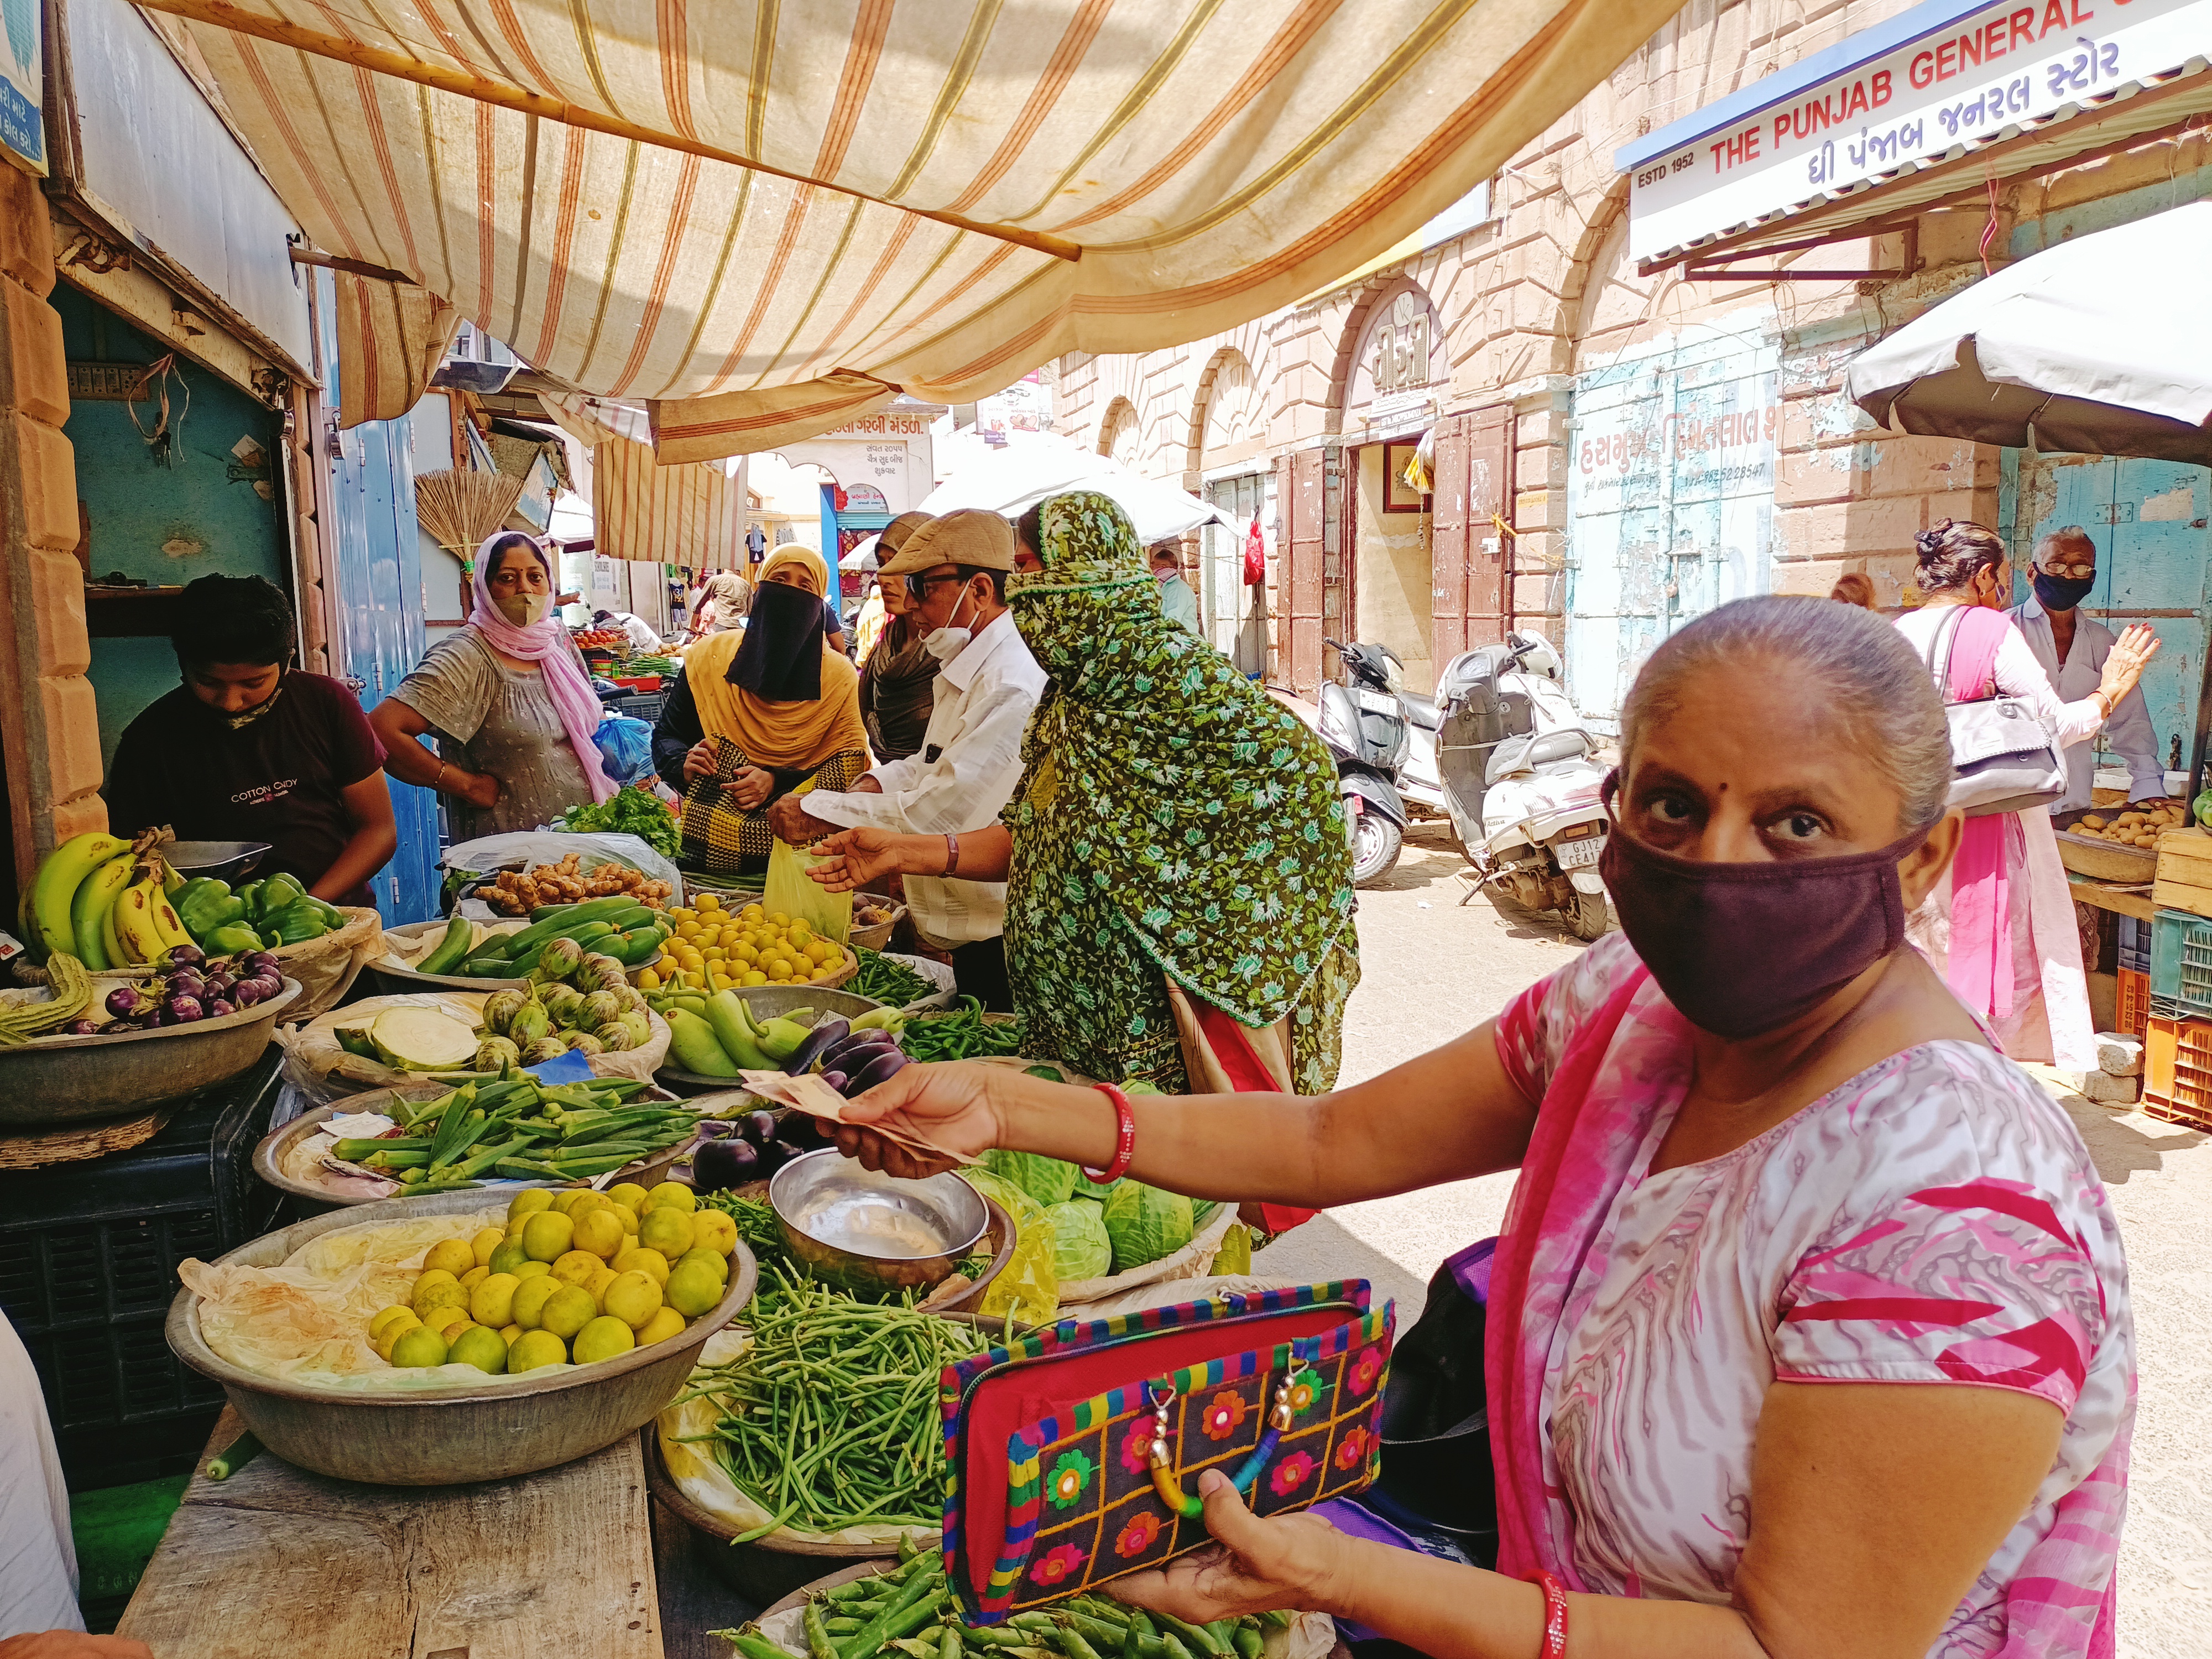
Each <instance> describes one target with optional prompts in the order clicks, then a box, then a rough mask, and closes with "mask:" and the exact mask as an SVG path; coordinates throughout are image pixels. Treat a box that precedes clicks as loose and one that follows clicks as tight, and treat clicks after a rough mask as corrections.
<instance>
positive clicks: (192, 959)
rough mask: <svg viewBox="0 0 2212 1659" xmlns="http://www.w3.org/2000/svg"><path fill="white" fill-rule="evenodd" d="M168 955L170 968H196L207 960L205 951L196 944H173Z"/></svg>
mask: <svg viewBox="0 0 2212 1659" xmlns="http://www.w3.org/2000/svg"><path fill="white" fill-rule="evenodd" d="M168 957H169V965H170V966H171V967H172V968H197V967H198V966H199V965H200V964H201V963H204V962H205V961H206V960H207V952H206V951H203V950H201V949H200V947H199V946H198V945H171V946H170V947H169V951H168Z"/></svg>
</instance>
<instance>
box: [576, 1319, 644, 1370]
mask: <svg viewBox="0 0 2212 1659" xmlns="http://www.w3.org/2000/svg"><path fill="white" fill-rule="evenodd" d="M635 1346H637V1338H636V1337H635V1335H633V1334H631V1331H630V1328H629V1326H627V1325H625V1324H623V1322H622V1321H621V1320H619V1319H613V1318H610V1317H609V1316H607V1315H605V1314H601V1315H600V1316H599V1317H598V1318H597V1319H594V1320H593V1321H592V1322H591V1323H590V1324H588V1325H586V1326H585V1327H584V1328H583V1329H582V1330H580V1331H578V1332H577V1333H576V1346H575V1354H576V1363H577V1364H579V1365H588V1364H591V1363H592V1361H593V1360H596V1359H612V1358H614V1357H615V1356H616V1355H617V1354H618V1353H628V1352H629V1351H630V1350H631V1349H632V1348H634V1347H635Z"/></svg>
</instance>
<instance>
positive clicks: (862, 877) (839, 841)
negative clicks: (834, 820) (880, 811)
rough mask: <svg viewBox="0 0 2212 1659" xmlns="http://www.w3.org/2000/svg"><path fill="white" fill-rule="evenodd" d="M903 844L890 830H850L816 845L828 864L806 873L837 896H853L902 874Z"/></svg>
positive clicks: (816, 849)
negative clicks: (850, 893)
mask: <svg viewBox="0 0 2212 1659" xmlns="http://www.w3.org/2000/svg"><path fill="white" fill-rule="evenodd" d="M900 840H901V837H900V836H899V835H898V834H897V833H896V831H894V830H890V829H848V830H846V831H844V832H843V833H842V834H841V835H835V836H829V837H828V838H827V839H826V840H823V841H819V842H816V843H815V844H814V847H813V848H812V849H811V850H812V852H813V854H814V856H815V857H817V858H818V859H823V860H825V862H823V863H820V864H817V865H816V866H813V868H811V869H810V870H809V871H808V872H806V873H807V874H808V875H810V876H811V877H813V878H814V879H815V880H817V881H818V882H820V883H821V884H823V886H824V887H826V888H828V889H829V890H830V891H831V892H833V893H849V892H852V891H854V890H855V889H857V888H861V887H866V886H867V885H868V884H869V883H871V882H872V881H876V880H878V879H880V878H883V877H885V876H894V875H897V874H898V873H900V871H899V861H898V842H899V841H900Z"/></svg>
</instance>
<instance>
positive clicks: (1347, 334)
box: [1328, 276, 1398, 432]
mask: <svg viewBox="0 0 2212 1659" xmlns="http://www.w3.org/2000/svg"><path fill="white" fill-rule="evenodd" d="M1397 285H1398V279H1397V278H1396V277H1395V276H1370V277H1369V278H1368V279H1367V281H1366V283H1364V285H1363V286H1362V287H1361V289H1360V291H1359V296H1358V298H1357V299H1356V300H1354V301H1352V308H1351V310H1349V311H1347V312H1346V313H1345V316H1344V325H1343V327H1342V328H1340V329H1339V330H1338V331H1337V336H1336V351H1335V353H1334V356H1332V357H1331V358H1330V360H1329V366H1328V430H1329V431H1331V432H1341V431H1343V430H1344V400H1345V398H1346V395H1347V394H1348V393H1349V392H1351V390H1352V367H1353V365H1354V364H1355V363H1356V362H1358V353H1359V342H1360V339H1361V337H1363V336H1364V335H1365V333H1366V332H1367V319H1368V318H1369V317H1370V315H1371V314H1372V313H1373V312H1374V309H1375V302H1376V301H1377V300H1379V299H1381V298H1382V297H1383V293H1384V292H1385V291H1386V290H1388V289H1395V288H1396V287H1397Z"/></svg>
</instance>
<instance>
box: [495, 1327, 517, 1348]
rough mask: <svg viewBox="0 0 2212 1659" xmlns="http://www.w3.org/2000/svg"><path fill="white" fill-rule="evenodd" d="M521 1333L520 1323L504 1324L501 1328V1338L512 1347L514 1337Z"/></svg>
mask: <svg viewBox="0 0 2212 1659" xmlns="http://www.w3.org/2000/svg"><path fill="white" fill-rule="evenodd" d="M521 1334H522V1327H521V1326H520V1325H502V1326H501V1327H500V1328H499V1340H501V1341H502V1342H504V1343H506V1344H507V1346H508V1347H510V1348H511V1347H513V1346H514V1339H515V1338H516V1337H518V1336H520V1335H521Z"/></svg>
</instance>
